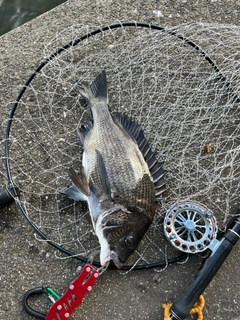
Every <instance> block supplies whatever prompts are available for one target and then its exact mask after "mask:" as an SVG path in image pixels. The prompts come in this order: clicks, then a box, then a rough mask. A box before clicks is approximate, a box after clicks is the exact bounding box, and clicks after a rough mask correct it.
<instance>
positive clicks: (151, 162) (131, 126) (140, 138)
mask: <svg viewBox="0 0 240 320" xmlns="http://www.w3.org/2000/svg"><path fill="white" fill-rule="evenodd" d="M113 121H114V122H115V123H116V124H118V125H119V126H120V127H121V128H122V130H123V131H124V132H126V133H127V134H128V136H129V137H130V138H132V140H133V141H134V142H136V143H137V145H138V147H139V150H140V151H141V153H142V155H143V157H144V160H145V161H146V163H147V165H148V168H149V171H150V173H151V176H152V179H153V183H154V185H155V194H156V196H159V195H160V194H161V193H163V192H164V191H165V188H164V186H165V180H164V175H165V173H166V171H165V170H164V169H163V168H162V166H163V162H158V160H157V158H156V157H155V155H154V153H153V151H152V150H151V147H150V145H149V143H148V141H147V139H146V138H145V136H144V133H143V130H142V128H141V126H140V125H139V124H138V123H136V122H135V121H133V120H132V119H130V118H128V116H127V115H124V114H121V113H119V112H116V113H114V114H113Z"/></svg>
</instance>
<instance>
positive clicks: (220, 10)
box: [0, 0, 240, 320]
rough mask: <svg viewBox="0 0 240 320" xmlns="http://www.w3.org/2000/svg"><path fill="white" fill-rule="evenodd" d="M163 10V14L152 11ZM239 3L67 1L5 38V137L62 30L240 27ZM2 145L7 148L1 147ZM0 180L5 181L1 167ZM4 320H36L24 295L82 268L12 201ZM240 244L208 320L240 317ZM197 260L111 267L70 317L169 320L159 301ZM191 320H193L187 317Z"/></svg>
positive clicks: (0, 50) (4, 222)
mask: <svg viewBox="0 0 240 320" xmlns="http://www.w3.org/2000/svg"><path fill="white" fill-rule="evenodd" d="M154 10H159V11H161V13H162V15H161V16H159V17H157V16H156V15H155V14H154V13H153V11H154ZM239 13H240V2H239V1H236V0H229V1H223V0H212V1H207V0H199V1H179V0H176V1H164V0H159V1H152V0H144V1H142V0H131V1H130V0H123V1H119V2H116V1H111V0H106V1H105V0H102V1H101V0H98V1H90V0H87V1H79V0H68V1H67V2H66V3H65V4H63V5H61V6H59V7H57V8H55V9H54V10H52V11H50V12H48V13H47V14H44V15H43V16H40V17H38V18H36V19H34V20H33V21H31V22H29V23H27V24H25V25H23V26H21V27H20V28H18V29H16V30H14V31H12V32H10V33H8V34H6V35H4V36H2V37H1V38H0V106H1V114H0V116H1V123H2V126H1V129H0V134H1V138H0V141H1V139H4V130H5V126H6V119H7V116H8V113H9V110H10V108H11V104H12V102H13V101H14V99H15V98H16V95H17V93H18V91H19V88H20V87H21V85H22V84H23V83H24V82H25V80H26V79H27V77H28V76H29V75H30V74H31V73H32V71H33V69H34V68H35V67H36V66H37V65H38V64H39V62H40V61H41V60H42V50H43V46H44V44H46V43H48V42H49V40H50V39H52V38H53V37H54V36H55V34H56V32H57V31H60V30H62V29H64V28H66V27H68V26H70V25H71V24H73V23H75V24H77V23H78V24H81V25H86V24H89V23H91V24H95V25H99V26H102V25H105V24H107V23H111V22H112V21H114V20H116V19H120V20H122V21H130V20H137V21H143V22H148V23H155V24H159V25H162V26H174V25H177V24H180V23H185V22H191V21H202V22H210V23H224V24H228V23H232V24H236V25H238V24H239V18H240V15H239ZM1 147H2V144H1ZM0 172H1V175H0V176H1V182H0V186H1V187H3V186H4V183H5V181H6V179H5V170H4V165H3V162H1V163H0ZM0 215H1V219H0V319H4V320H8V319H9V320H30V319H32V318H31V317H30V316H29V315H27V314H26V313H25V312H24V311H23V310H22V306H21V298H22V295H23V293H24V292H25V291H26V290H28V289H30V288H32V287H35V286H41V285H44V286H45V285H50V286H52V287H53V288H54V289H55V290H56V291H57V292H59V293H63V292H64V291H65V289H66V288H67V285H68V284H69V282H71V281H72V280H73V279H74V278H75V277H76V269H77V267H78V265H79V263H78V262H77V261H75V260H73V259H67V260H59V259H56V258H55V251H54V250H53V249H52V248H51V247H50V246H48V245H46V244H41V243H40V242H39V241H37V240H36V239H35V237H34V234H33V231H32V229H31V228H30V227H29V226H28V225H27V223H26V221H25V220H24V219H23V217H22V216H21V214H20V213H19V212H18V211H17V209H16V207H15V205H14V204H12V205H11V206H2V207H1V208H0ZM239 250H240V247H239V243H238V244H237V245H236V246H235V247H234V249H233V251H232V253H231V254H230V256H229V257H228V259H227V260H226V261H225V263H224V265H223V266H222V268H221V269H220V271H219V272H218V274H217V275H216V277H215V278H214V280H213V281H212V282H211V283H210V285H209V286H208V288H207V289H206V291H205V293H204V296H205V299H206V306H205V309H204V319H206V320H214V319H218V320H223V319H224V320H225V319H229V320H230V319H233V320H234V319H236V320H237V319H239V316H240V304H239V301H240V291H239V287H240V271H239V262H240V259H239ZM200 262H201V261H200V259H199V258H198V257H194V258H192V259H191V260H190V261H188V262H187V263H186V264H184V265H181V264H175V265H172V266H170V267H169V268H168V269H167V270H166V271H164V272H162V273H156V272H155V271H153V270H145V271H133V272H131V273H129V274H127V275H122V274H120V273H118V272H117V271H111V270H108V271H107V272H105V273H104V274H103V275H102V276H101V278H100V279H99V281H98V283H97V284H96V285H95V287H94V290H93V292H92V293H91V294H89V295H87V296H86V298H85V299H84V302H83V304H82V306H81V307H79V308H78V309H77V310H76V311H75V312H74V314H73V316H72V319H81V320H84V319H86V320H90V319H105V320H110V319H122V320H129V319H132V320H136V319H150V320H157V319H163V311H162V307H161V304H162V303H165V302H172V301H174V300H175V298H176V297H177V296H178V295H179V294H180V292H181V291H182V290H183V288H184V287H185V286H186V284H187V283H188V281H189V280H190V279H191V277H192V276H193V275H194V273H195V272H196V270H197V269H198V267H199V265H200ZM37 301H38V308H39V310H40V311H44V310H45V311H46V310H47V308H48V307H49V303H48V300H47V298H44V297H42V299H41V298H39V300H38V299H37ZM189 319H194V318H193V317H192V318H191V317H189Z"/></svg>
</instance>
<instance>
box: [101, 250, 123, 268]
mask: <svg viewBox="0 0 240 320" xmlns="http://www.w3.org/2000/svg"><path fill="white" fill-rule="evenodd" d="M110 260H112V262H113V263H114V264H115V266H116V267H117V268H118V269H121V268H122V265H123V262H122V261H121V260H120V258H119V256H118V255H117V253H116V252H115V251H113V250H108V251H107V252H106V253H105V254H100V263H101V266H102V267H105V266H106V265H107V264H108V263H109V261H110Z"/></svg>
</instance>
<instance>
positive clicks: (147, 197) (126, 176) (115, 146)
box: [60, 70, 166, 269]
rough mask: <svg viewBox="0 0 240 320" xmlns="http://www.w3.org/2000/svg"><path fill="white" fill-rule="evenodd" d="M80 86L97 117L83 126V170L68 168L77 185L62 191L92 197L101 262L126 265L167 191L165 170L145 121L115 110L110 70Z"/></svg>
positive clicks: (78, 198) (80, 131) (90, 203)
mask: <svg viewBox="0 0 240 320" xmlns="http://www.w3.org/2000/svg"><path fill="white" fill-rule="evenodd" d="M78 90H79V92H80V94H81V95H82V97H83V98H84V99H85V101H86V102H87V104H88V106H89V108H90V109H91V112H92V116H93V122H92V121H90V120H88V121H87V122H86V123H85V124H82V125H80V126H79V128H78V135H79V138H80V143H81V145H82V148H83V154H82V165H81V167H80V168H79V172H78V173H77V172H76V171H75V170H74V169H73V168H70V169H69V176H70V178H71V180H72V183H73V185H72V186H70V187H62V188H61V190H60V193H62V194H65V195H66V196H67V197H68V198H70V199H73V200H75V201H86V202H87V204H88V207H89V212H90V216H91V220H92V225H93V229H94V231H95V234H96V236H97V237H98V240H99V243H100V264H101V265H102V266H106V265H107V264H108V263H109V261H112V262H113V263H114V264H115V265H116V267H117V268H119V269H121V267H122V265H123V264H124V262H125V261H126V260H127V259H128V257H129V256H130V255H131V254H132V253H133V252H134V251H135V250H136V248H137V247H138V245H139V243H140V241H141V240H142V238H143V236H144V235H145V233H146V232H147V230H148V228H149V226H150V225H151V223H152V221H153V218H154V213H155V207H156V202H157V199H158V198H159V197H161V196H162V193H163V192H164V191H165V190H166V187H165V179H164V176H165V173H166V171H165V170H164V169H163V162H159V161H158V160H157V158H156V157H155V155H154V152H153V151H152V150H151V147H150V145H149V143H148V141H147V139H146V138H145V136H144V133H143V130H142V128H141V126H140V125H139V124H138V123H137V122H135V121H134V120H132V119H131V118H129V117H128V115H126V114H122V113H119V112H115V113H113V114H112V115H111V114H110V111H109V108H108V90H107V78H106V71H105V70H102V71H101V72H100V73H99V74H98V75H97V76H96V78H95V79H94V80H93V82H92V83H90V84H89V83H82V84H81V85H78Z"/></svg>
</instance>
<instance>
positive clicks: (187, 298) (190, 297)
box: [170, 216, 240, 320]
mask: <svg viewBox="0 0 240 320" xmlns="http://www.w3.org/2000/svg"><path fill="white" fill-rule="evenodd" d="M239 234H240V218H239V216H238V217H237V218H236V220H235V222H234V224H232V228H231V229H229V230H227V231H226V232H225V234H224V238H223V239H222V241H221V243H220V245H219V247H218V248H217V250H216V251H215V252H214V253H212V255H211V256H210V257H209V258H207V259H206V260H205V261H204V262H203V264H202V265H201V267H200V269H199V270H198V271H197V273H196V274H195V275H194V277H193V279H192V281H191V282H190V283H189V285H188V286H187V288H186V289H185V290H184V291H183V293H182V294H181V295H180V296H179V297H178V298H177V299H176V301H175V302H174V303H173V305H172V308H171V317H170V319H171V320H183V319H185V318H186V317H187V316H188V315H189V312H190V310H191V309H192V307H193V305H194V303H195V302H196V301H197V300H198V298H199V296H200V295H201V294H202V293H203V291H204V290H205V289H206V287H207V286H208V284H209V283H210V282H211V280H212V279H213V277H214V276H215V274H216V273H217V272H218V270H219V268H220V267H221V265H222V264H223V262H224V261H225V259H226V258H227V256H228V255H229V253H230V252H231V250H232V248H233V246H234V245H235V244H236V242H237V241H238V239H239Z"/></svg>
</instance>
